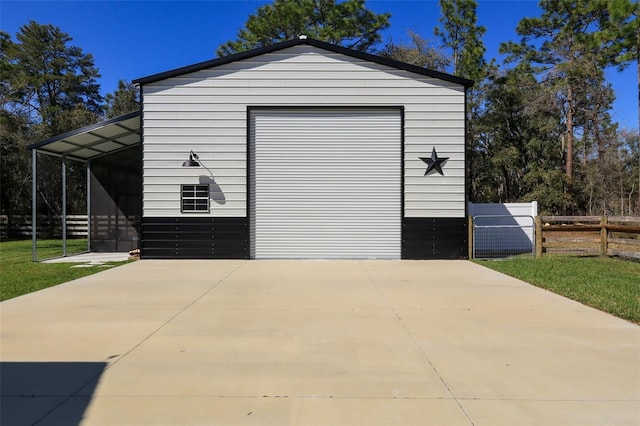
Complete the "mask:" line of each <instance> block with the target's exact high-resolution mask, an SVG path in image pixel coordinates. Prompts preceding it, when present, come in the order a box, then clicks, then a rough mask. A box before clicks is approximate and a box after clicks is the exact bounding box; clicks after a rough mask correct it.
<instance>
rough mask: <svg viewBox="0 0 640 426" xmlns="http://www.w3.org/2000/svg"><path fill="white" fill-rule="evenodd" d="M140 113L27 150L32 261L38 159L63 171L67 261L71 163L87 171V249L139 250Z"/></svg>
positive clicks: (34, 238)
mask: <svg viewBox="0 0 640 426" xmlns="http://www.w3.org/2000/svg"><path fill="white" fill-rule="evenodd" d="M140 129H141V126H140V112H139V111H136V112H132V113H129V114H126V115H122V116H119V117H115V118H112V119H110V120H106V121H102V122H100V123H97V124H93V125H90V126H86V127H82V128H80V129H76V130H73V131H71V132H67V133H64V134H61V135H58V136H54V137H52V138H49V139H46V140H44V141H41V142H38V143H34V144H32V145H29V146H28V147H27V148H28V149H30V150H31V159H32V173H33V174H32V176H33V179H32V205H31V215H32V223H31V226H32V241H33V261H37V260H38V255H37V238H38V232H37V229H38V228H37V223H38V203H37V201H38V179H37V177H38V154H39V153H41V154H46V155H49V156H54V157H58V158H59V159H60V163H61V166H62V174H61V180H62V185H61V186H62V205H61V227H62V230H61V233H62V247H63V248H62V255H63V256H67V161H69V160H72V161H76V162H80V163H82V164H84V165H85V166H86V198H87V200H86V202H87V250H88V251H97V252H122V251H129V250H131V249H133V248H137V246H138V239H139V232H140V221H141V216H142V194H141V188H142V174H141V168H142V155H141V139H140V134H141V131H140Z"/></svg>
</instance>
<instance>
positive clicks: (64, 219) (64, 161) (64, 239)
mask: <svg viewBox="0 0 640 426" xmlns="http://www.w3.org/2000/svg"><path fill="white" fill-rule="evenodd" d="M62 256H64V257H66V256H67V157H66V156H65V155H63V156H62Z"/></svg>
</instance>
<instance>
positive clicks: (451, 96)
mask: <svg viewBox="0 0 640 426" xmlns="http://www.w3.org/2000/svg"><path fill="white" fill-rule="evenodd" d="M134 83H137V84H139V85H140V87H141V93H142V111H141V115H140V127H141V134H142V135H141V145H142V160H141V169H142V196H141V197H142V203H141V204H142V221H141V222H142V225H141V232H140V233H141V235H140V240H141V249H142V257H143V258H256V259H261V258H351V259H353V258H390V259H400V258H408V259H426V258H460V257H466V255H467V242H466V238H467V230H466V226H467V225H466V205H467V203H466V201H467V197H466V182H465V181H466V173H465V170H466V167H465V93H466V88H467V87H469V86H471V84H472V82H471V81H468V80H465V79H461V78H458V77H454V76H451V75H448V74H443V73H440V72H435V71H431V70H427V69H423V68H419V67H415V66H412V65H408V64H404V63H400V62H396V61H392V60H388V59H384V58H381V57H377V56H374V55H370V54H365V53H362V52H358V51H354V50H350V49H346V48H343V47H340V46H335V45H331V44H327V43H324V42H320V41H317V40H312V39H308V38H306V37H304V36H302V37H300V38H298V39H295V40H290V41H286V42H283V43H279V44H276V45H272V46H268V47H265V48H261V49H257V50H252V51H248V52H244V53H241V54H238V55H234V56H230V57H224V58H219V59H216V60H213V61H208V62H203V63H199V64H195V65H191V66H188V67H184V68H180V69H176V70H172V71H168V72H164V73H161V74H156V75H152V76H148V77H144V78H140V79H138V80H136V81H134ZM38 147H39V149H43V148H45V147H44V146H42V145H39V146H38ZM187 158H188V160H187ZM185 160H187V161H185Z"/></svg>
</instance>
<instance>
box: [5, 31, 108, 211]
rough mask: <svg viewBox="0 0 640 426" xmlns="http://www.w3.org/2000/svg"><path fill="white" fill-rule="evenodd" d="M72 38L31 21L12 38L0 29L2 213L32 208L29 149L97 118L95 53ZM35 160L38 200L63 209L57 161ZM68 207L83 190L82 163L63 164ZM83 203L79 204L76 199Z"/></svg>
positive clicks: (99, 100) (99, 109)
mask: <svg viewBox="0 0 640 426" xmlns="http://www.w3.org/2000/svg"><path fill="white" fill-rule="evenodd" d="M71 41H72V39H71V37H70V36H69V35H68V34H66V33H64V32H62V31H61V30H60V29H59V28H57V27H54V26H52V25H40V24H38V23H36V22H34V21H31V22H29V23H28V24H26V25H23V26H22V27H20V29H19V31H18V33H17V34H16V41H13V40H11V38H10V37H9V36H8V35H7V34H6V33H0V44H1V46H0V47H1V51H0V71H1V72H2V76H3V79H2V83H1V84H0V144H1V147H0V156H1V170H0V179H1V184H0V187H1V191H2V193H1V198H2V200H1V208H2V211H3V212H6V213H25V212H27V211H29V210H30V204H31V203H30V197H29V196H28V194H29V192H30V191H29V189H30V185H29V183H30V181H31V167H30V153H29V152H28V151H27V150H26V146H27V145H28V144H30V143H33V142H37V141H38V140H42V139H46V138H47V137H50V136H53V135H56V134H60V133H63V132H66V131H69V130H72V129H75V128H77V127H81V126H84V125H87V124H91V123H94V122H96V121H97V120H98V119H99V118H100V117H101V116H102V108H103V107H102V97H101V96H100V93H99V85H98V83H97V80H96V79H97V78H98V77H99V73H98V70H97V68H96V67H95V65H94V61H93V57H92V56H91V55H90V54H85V53H83V52H82V49H80V48H79V47H76V46H73V45H71V44H70V43H71ZM42 157H43V158H41V159H40V160H39V162H38V171H39V178H38V181H39V183H40V185H39V195H40V197H39V199H40V200H42V201H43V202H44V203H45V204H46V205H47V206H48V210H49V211H50V212H52V213H58V212H59V211H60V208H61V191H60V180H61V179H60V161H59V160H58V159H54V158H53V157H51V158H44V157H46V156H42ZM67 173H68V190H69V195H70V197H68V202H69V206H71V207H72V209H73V206H75V205H78V203H77V202H76V201H77V200H75V199H74V196H73V194H84V192H85V190H84V186H85V183H86V176H85V175H84V167H77V165H76V164H74V162H69V163H68V167H67ZM80 204H82V203H80Z"/></svg>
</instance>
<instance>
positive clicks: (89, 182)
mask: <svg viewBox="0 0 640 426" xmlns="http://www.w3.org/2000/svg"><path fill="white" fill-rule="evenodd" d="M87 251H89V252H90V251H91V160H89V161H87Z"/></svg>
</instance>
